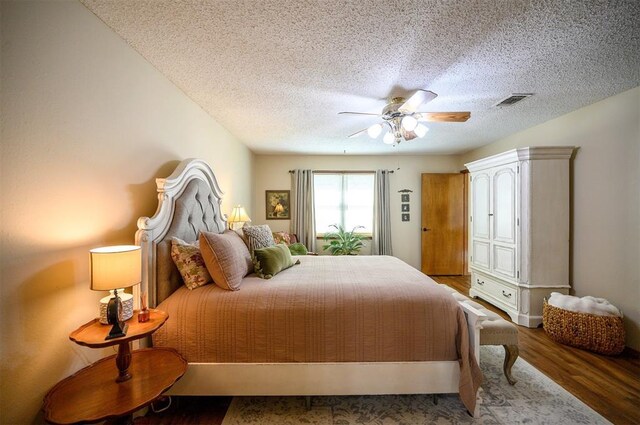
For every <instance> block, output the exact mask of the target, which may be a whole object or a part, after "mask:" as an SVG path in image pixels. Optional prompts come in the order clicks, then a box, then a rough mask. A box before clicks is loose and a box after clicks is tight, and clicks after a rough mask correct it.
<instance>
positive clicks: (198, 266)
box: [171, 238, 212, 289]
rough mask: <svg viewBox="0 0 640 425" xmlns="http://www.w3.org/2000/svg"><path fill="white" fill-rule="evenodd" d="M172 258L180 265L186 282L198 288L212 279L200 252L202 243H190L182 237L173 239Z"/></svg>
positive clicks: (186, 284) (189, 286)
mask: <svg viewBox="0 0 640 425" xmlns="http://www.w3.org/2000/svg"><path fill="white" fill-rule="evenodd" d="M171 258H172V259H173V262H174V263H175V264H176V267H178V270H179V271H180V275H181V276H182V280H183V281H184V284H185V286H186V287H187V288H189V289H196V288H198V287H200V286H202V285H206V284H207V283H210V282H211V281H212V279H211V275H210V274H209V271H208V270H207V266H205V264H204V260H203V259H202V254H201V253H200V243H199V242H197V241H196V242H194V243H188V242H185V241H183V240H182V239H178V238H172V239H171Z"/></svg>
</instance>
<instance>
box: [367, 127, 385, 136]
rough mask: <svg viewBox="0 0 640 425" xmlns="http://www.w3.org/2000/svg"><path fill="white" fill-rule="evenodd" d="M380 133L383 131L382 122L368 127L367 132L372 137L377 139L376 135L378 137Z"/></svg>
mask: <svg viewBox="0 0 640 425" xmlns="http://www.w3.org/2000/svg"><path fill="white" fill-rule="evenodd" d="M380 133H382V124H374V125H372V126H371V127H369V128H368V129H367V134H368V135H369V137H371V138H372V139H375V138H376V137H378V136H379V135H380Z"/></svg>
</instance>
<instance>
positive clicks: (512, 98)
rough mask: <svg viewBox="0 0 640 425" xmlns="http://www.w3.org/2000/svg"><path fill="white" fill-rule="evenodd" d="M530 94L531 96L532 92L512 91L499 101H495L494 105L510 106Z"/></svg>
mask: <svg viewBox="0 0 640 425" xmlns="http://www.w3.org/2000/svg"><path fill="white" fill-rule="evenodd" d="M530 96H533V93H512V94H511V95H510V96H509V97H507V98H506V99H502V100H501V101H500V102H498V103H496V104H495V105H494V106H511V105H513V104H514V103H518V102H520V101H521V100H523V99H526V98H528V97H530Z"/></svg>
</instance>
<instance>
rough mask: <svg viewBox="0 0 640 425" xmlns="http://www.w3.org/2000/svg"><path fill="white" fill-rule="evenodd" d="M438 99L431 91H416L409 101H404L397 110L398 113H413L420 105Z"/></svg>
mask: <svg viewBox="0 0 640 425" xmlns="http://www.w3.org/2000/svg"><path fill="white" fill-rule="evenodd" d="M436 97H438V95H437V94H435V93H434V92H432V91H429V90H417V91H416V92H415V93H414V94H413V95H411V97H410V98H409V99H407V100H406V102H404V103H403V104H402V105H401V106H400V107H399V108H398V111H400V112H415V111H416V110H417V109H418V108H419V107H420V105H422V104H424V103H427V102H431V101H432V100H433V99H435V98H436Z"/></svg>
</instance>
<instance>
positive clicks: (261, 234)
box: [242, 224, 276, 255]
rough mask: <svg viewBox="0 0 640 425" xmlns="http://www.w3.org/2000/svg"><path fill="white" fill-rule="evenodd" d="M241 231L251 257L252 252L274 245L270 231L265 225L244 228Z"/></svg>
mask: <svg viewBox="0 0 640 425" xmlns="http://www.w3.org/2000/svg"><path fill="white" fill-rule="evenodd" d="M242 231H243V232H244V236H245V237H246V238H247V245H248V247H249V252H250V253H251V255H253V251H255V250H256V249H260V248H266V247H268V246H273V245H275V244H276V243H275V241H274V240H273V234H272V233H271V229H270V228H269V225H267V224H262V225H259V226H244V227H243V228H242Z"/></svg>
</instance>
